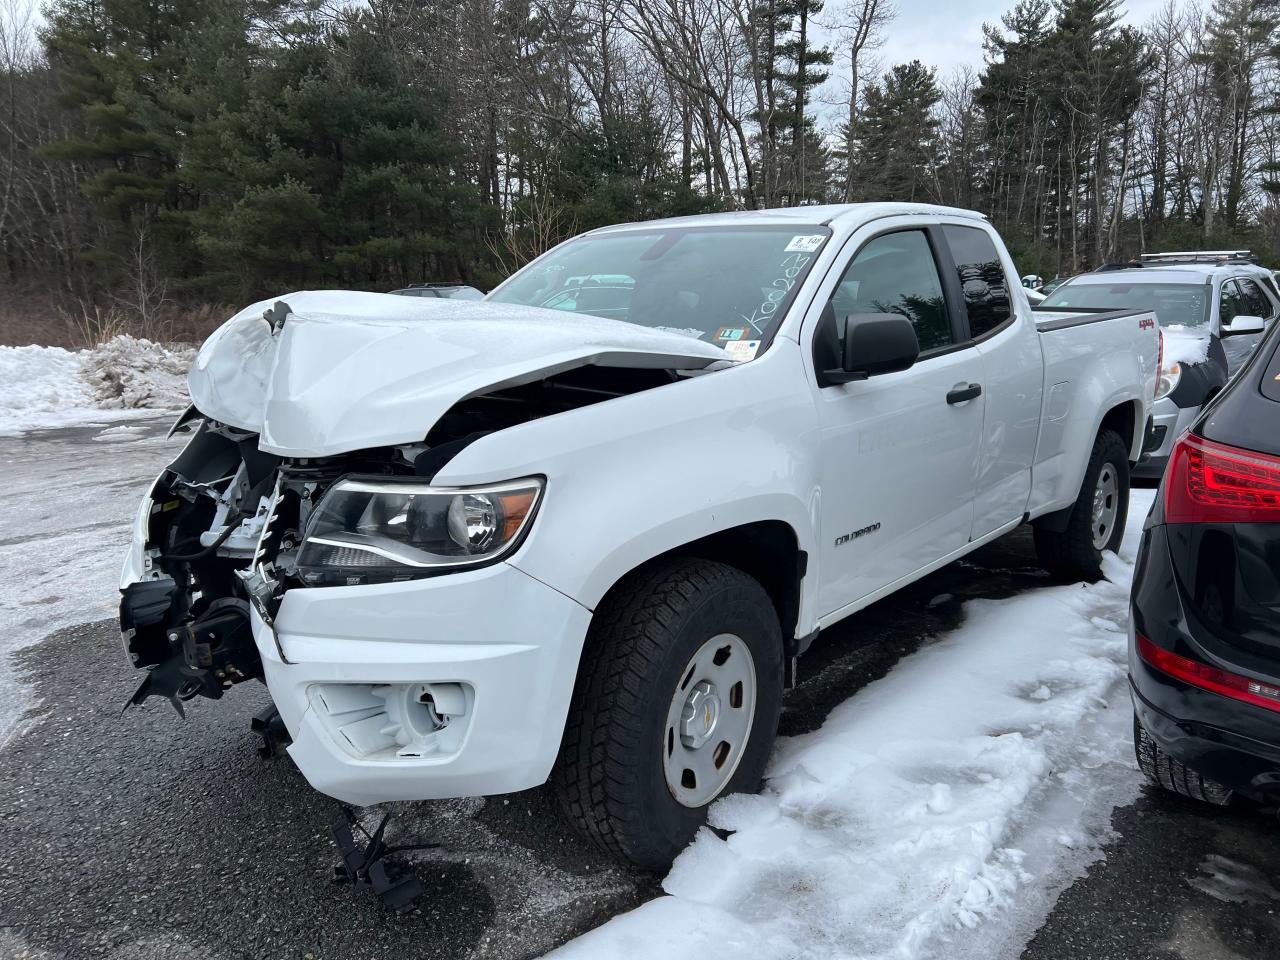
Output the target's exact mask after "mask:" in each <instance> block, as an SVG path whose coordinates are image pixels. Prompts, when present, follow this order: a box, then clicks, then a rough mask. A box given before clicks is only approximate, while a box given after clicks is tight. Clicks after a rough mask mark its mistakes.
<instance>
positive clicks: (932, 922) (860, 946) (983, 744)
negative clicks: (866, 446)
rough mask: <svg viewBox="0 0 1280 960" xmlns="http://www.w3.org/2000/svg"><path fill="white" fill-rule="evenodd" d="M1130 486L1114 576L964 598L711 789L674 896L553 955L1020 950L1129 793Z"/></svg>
mask: <svg viewBox="0 0 1280 960" xmlns="http://www.w3.org/2000/svg"><path fill="white" fill-rule="evenodd" d="M1152 496H1153V493H1152V492H1151V491H1145V490H1137V491H1134V493H1133V502H1132V504H1131V507H1130V514H1129V524H1128V529H1127V531H1126V536H1125V541H1124V544H1123V547H1122V550H1121V556H1120V558H1116V557H1110V558H1108V561H1109V562H1108V565H1107V568H1106V569H1107V576H1108V577H1109V582H1108V581H1103V582H1101V583H1098V584H1096V585H1093V586H1082V585H1072V586H1061V587H1051V588H1046V589H1043V590H1037V591H1032V592H1030V593H1026V594H1022V595H1019V596H1017V597H1014V598H1012V599H1008V600H989V601H988V600H980V601H971V602H970V603H968V604H967V605H966V607H965V613H966V618H965V623H964V625H963V626H961V627H960V628H959V629H958V630H956V631H954V632H952V633H950V634H948V635H946V636H944V637H942V638H941V639H939V640H938V641H937V642H935V643H933V644H931V645H930V646H928V647H926V648H924V649H923V650H921V651H919V652H918V653H916V654H915V655H913V656H911V657H909V658H907V659H906V660H904V661H903V662H902V663H900V664H899V665H898V666H897V667H895V668H894V670H893V671H892V672H891V673H890V674H889V675H888V676H886V677H884V678H883V679H881V680H879V681H877V682H876V683H873V684H871V685H870V686H868V687H867V688H865V689H864V690H863V691H861V692H860V693H858V694H857V695H856V696H854V697H852V698H851V699H850V700H848V701H846V702H845V703H843V704H841V705H840V706H839V707H837V708H836V709H835V710H833V711H832V713H831V715H830V716H829V717H828V719H827V721H826V723H825V724H824V725H823V727H822V728H821V729H820V730H818V731H816V732H815V733H812V734H807V735H805V736H801V737H796V738H794V739H791V740H785V741H781V742H780V743H779V746H778V748H777V750H776V751H775V754H774V757H773V760H772V763H771V767H770V780H769V785H768V787H767V789H766V790H765V791H764V792H763V793H762V794H760V795H758V796H734V797H730V798H727V799H726V800H723V801H721V802H720V803H718V804H717V805H716V806H715V807H714V808H713V809H712V813H711V822H712V824H713V825H714V826H715V827H717V828H719V829H720V830H722V831H731V833H730V834H729V835H728V838H727V839H720V838H719V837H718V836H716V835H715V834H713V833H712V832H711V831H709V830H704V831H702V832H701V833H700V834H699V836H698V838H697V839H696V840H695V841H694V843H693V844H692V845H691V846H690V847H689V848H688V849H687V850H686V851H685V852H684V853H683V854H681V856H680V857H679V858H678V859H677V860H676V862H675V865H674V866H673V867H672V870H671V873H670V874H669V875H668V876H667V878H666V880H665V881H664V883H663V888H664V889H665V891H666V892H667V894H668V896H665V897H660V898H658V899H656V900H653V901H651V902H649V903H647V904H645V905H644V906H642V907H640V908H639V909H637V910H635V911H632V912H631V913H628V914H624V915H622V916H620V917H617V918H615V919H613V920H612V921H610V922H609V923H607V924H605V925H604V926H602V927H600V928H598V929H596V930H594V931H592V932H591V933H588V934H586V935H585V936H583V937H581V938H579V939H578V940H576V941H573V942H572V943H570V944H568V945H567V946H566V947H564V948H562V950H560V951H558V952H557V953H555V954H554V955H553V956H555V957H556V958H558V960H573V958H584V960H588V958H589V960H606V958H615V957H616V958H625V960H643V958H647V957H653V958H655V960H657V958H664V960H665V958H667V957H671V956H698V957H700V958H702V960H714V958H717V957H725V958H738V957H743V956H750V957H753V958H759V960H770V958H779V960H781V958H792V957H804V958H815V960H816V958H842V960H844V958H860V960H871V958H885V960H888V958H900V960H920V958H944V957H945V958H947V960H958V958H964V957H972V958H983V960H993V958H996V957H1000V956H1017V954H1018V953H1020V951H1021V947H1022V945H1023V943H1025V941H1026V939H1027V938H1028V937H1029V936H1030V934H1031V933H1032V932H1033V931H1034V930H1035V929H1036V928H1037V927H1038V926H1039V924H1040V922H1041V921H1042V920H1043V918H1044V916H1045V915H1047V913H1048V911H1049V909H1050V908H1051V907H1052V902H1053V900H1054V899H1055V898H1056V896H1057V893H1058V892H1059V891H1060V890H1061V889H1062V888H1063V887H1064V886H1065V885H1066V884H1067V883H1069V882H1070V880H1071V879H1072V878H1073V877H1074V876H1075V875H1077V874H1078V873H1079V872H1080V871H1081V870H1082V869H1083V868H1084V866H1085V865H1087V864H1088V863H1089V862H1091V861H1092V860H1094V859H1096V858H1097V857H1098V856H1099V855H1100V853H1099V850H1098V844H1099V843H1100V842H1101V840H1103V839H1105V837H1106V834H1107V831H1108V829H1109V818H1110V813H1111V810H1112V808H1113V807H1114V806H1115V805H1117V804H1122V803H1127V802H1130V801H1131V800H1132V799H1134V797H1135V796H1136V795H1137V790H1138V786H1139V778H1138V774H1137V771H1136V768H1135V766H1134V764H1133V761H1132V759H1131V756H1132V754H1131V749H1132V748H1131V746H1130V745H1129V723H1130V717H1131V713H1130V709H1129V703H1128V692H1127V688H1126V681H1125V679H1124V677H1125V669H1126V667H1125V661H1126V642H1127V641H1126V629H1127V628H1126V623H1127V617H1128V595H1129V583H1130V580H1131V578H1132V572H1133V567H1132V564H1133V559H1134V551H1135V548H1136V545H1137V539H1138V535H1139V532H1140V530H1141V525H1142V520H1143V518H1144V517H1145V515H1146V513H1147V510H1148V508H1149V507H1150V504H1151V500H1152Z"/></svg>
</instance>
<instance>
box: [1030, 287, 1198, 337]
mask: <svg viewBox="0 0 1280 960" xmlns="http://www.w3.org/2000/svg"><path fill="white" fill-rule="evenodd" d="M1040 306H1041V307H1042V308H1043V309H1045V310H1052V309H1053V308H1054V307H1086V308H1088V309H1090V310H1122V309H1129V310H1154V311H1155V314H1156V320H1157V321H1158V322H1159V324H1160V326H1162V327H1198V326H1201V325H1202V324H1204V323H1207V322H1208V320H1209V287H1208V285H1207V284H1199V283H1150V282H1147V283H1125V282H1121V281H1117V282H1115V283H1064V284H1063V285H1062V286H1060V287H1059V288H1058V289H1057V290H1055V291H1053V293H1051V294H1049V296H1047V297H1045V298H1044V302H1043V303H1041V304H1040Z"/></svg>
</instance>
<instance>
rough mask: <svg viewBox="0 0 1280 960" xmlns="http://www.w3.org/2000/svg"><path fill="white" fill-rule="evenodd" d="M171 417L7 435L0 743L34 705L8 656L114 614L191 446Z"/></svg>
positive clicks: (2, 497) (3, 447)
mask: <svg viewBox="0 0 1280 960" xmlns="http://www.w3.org/2000/svg"><path fill="white" fill-rule="evenodd" d="M2 355H3V354H0V356H2ZM2 389H4V381H3V380H2V379H0V390H2ZM168 419H169V418H167V417H166V418H165V419H163V420H151V421H149V422H146V423H137V424H130V425H129V426H127V427H123V428H121V427H117V428H108V429H106V430H102V431H99V432H97V433H96V435H94V434H93V433H92V432H88V434H89V436H88V437H86V436H85V435H84V432H81V431H72V430H58V431H51V432H47V433H33V434H31V435H30V436H27V437H23V438H20V439H0V516H3V517H4V520H3V522H0V744H2V743H3V742H4V741H5V739H6V738H7V737H8V735H9V734H10V733H11V732H12V731H13V728H14V725H15V724H16V722H17V721H18V719H19V718H20V717H21V715H22V712H23V711H24V710H25V709H26V708H27V707H28V706H30V703H31V701H30V695H29V692H28V690H27V688H26V686H25V685H24V684H22V683H20V682H19V681H18V678H17V674H16V670H15V665H14V663H13V661H12V659H11V657H9V656H8V654H9V653H11V652H12V651H15V650H18V649H21V648H22V647H25V646H29V645H31V644H33V643H37V642H39V641H40V640H42V639H44V638H45V637H47V636H48V635H49V634H50V633H52V632H53V631H55V630H58V629H59V628H61V627H67V626H73V625H75V624H81V623H90V622H93V621H95V620H103V619H107V618H109V617H112V616H114V615H115V612H116V606H117V603H118V598H119V593H118V592H117V591H118V588H119V585H120V584H119V578H120V568H121V566H122V565H123V563H124V552H125V547H126V545H127V544H128V542H129V537H130V534H131V523H132V520H133V518H134V516H135V515H136V513H137V510H138V504H139V502H140V500H141V497H142V494H143V491H144V489H145V487H146V485H147V484H148V483H150V482H151V481H153V480H154V479H155V477H156V475H157V474H159V472H160V470H161V468H163V467H164V465H165V464H166V463H168V462H169V461H170V460H172V459H173V456H174V454H175V453H176V452H177V451H178V449H180V447H181V445H182V443H184V442H185V440H186V438H185V437H178V438H175V439H174V440H166V439H165V437H164V434H165V432H166V429H167V427H168ZM124 431H127V432H124ZM90 438H91V439H92V440H95V441H102V442H110V443H111V444H112V446H111V447H110V448H109V449H104V448H103V447H101V446H100V445H99V444H98V443H93V442H86V440H88V439H90ZM126 441H127V442H126ZM120 656H121V658H122V662H124V661H123V657H124V653H123V652H121V654H120ZM2 953H3V950H0V954H2Z"/></svg>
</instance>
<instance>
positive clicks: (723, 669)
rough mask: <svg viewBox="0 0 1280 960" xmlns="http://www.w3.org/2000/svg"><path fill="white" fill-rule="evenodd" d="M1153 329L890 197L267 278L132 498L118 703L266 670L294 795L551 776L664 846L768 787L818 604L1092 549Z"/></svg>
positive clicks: (360, 795)
mask: <svg viewBox="0 0 1280 960" xmlns="http://www.w3.org/2000/svg"><path fill="white" fill-rule="evenodd" d="M1159 344H1160V340H1159V333H1158V330H1157V327H1156V323H1155V321H1154V319H1153V317H1152V315H1151V313H1150V312H1147V311H1114V312H1110V313H1072V312H1065V313H1060V314H1044V315H1041V316H1039V317H1037V316H1036V315H1033V314H1032V312H1031V310H1030V309H1029V308H1028V304H1027V301H1026V299H1025V297H1024V295H1023V293H1022V288H1021V287H1020V286H1019V285H1018V282H1017V272H1016V270H1015V269H1014V265H1013V263H1012V262H1011V261H1010V259H1009V255H1008V253H1007V252H1006V251H1005V249H1004V246H1003V244H1002V243H1001V241H1000V238H999V236H998V235H997V234H996V232H995V231H994V230H993V229H992V227H991V226H990V225H989V224H988V223H987V222H986V220H985V219H984V218H983V217H981V216H980V215H978V214H975V213H970V212H967V211H963V210H953V209H947V208H943V207H931V206H922V205H916V204H894V203H878V204H861V205H849V206H832V207H800V208H796V209H790V210H767V211H757V212H748V213H733V214H722V215H711V216H703V217H692V218H687V219H680V220H671V221H661V222H653V223H641V224H631V225H625V226H617V227H609V228H606V229H602V230H596V231H594V232H592V233H589V234H587V235H585V236H581V237H578V238H575V239H573V240H570V241H568V242H567V243H564V244H562V245H560V246H558V247H556V248H555V249H553V250H551V251H550V252H548V253H547V254H545V255H544V256H542V257H540V258H539V259H537V260H535V261H533V262H532V263H530V264H529V265H528V266H526V267H525V268H524V269H522V270H520V271H519V272H518V273H516V274H515V275H514V276H512V277H511V278H510V279H509V280H507V281H506V282H505V283H503V284H502V285H501V286H500V287H498V288H497V289H496V290H495V291H493V293H491V294H490V295H489V296H488V297H487V298H486V300H485V301H484V302H478V303H471V302H459V301H447V300H422V299H412V298H404V297H395V296H389V295H384V294H365V293H350V292H338V291H332V292H306V293H298V294H292V295H289V296H287V297H285V298H282V300H281V301H279V302H276V303H274V304H273V303H271V302H264V303H260V304H255V305H254V306H252V307H249V308H247V309H246V310H244V311H242V312H241V313H239V314H237V315H236V316H235V317H233V318H232V319H231V320H229V321H228V322H227V323H226V324H225V325H223V327H221V328H220V329H219V330H218V331H217V332H216V333H215V334H214V335H213V336H212V337H211V338H210V339H209V341H208V342H207V343H205V345H204V347H203V348H202V349H201V351H200V353H199V356H198V358H197V360H196V362H195V365H194V366H193V368H192V370H191V374H190V380H189V383H190V389H191V397H192V400H193V406H192V408H191V409H190V410H189V411H188V413H187V414H186V415H185V416H184V417H183V418H182V419H181V420H180V421H179V424H178V425H177V427H180V428H183V429H190V430H192V431H193V432H194V435H193V436H192V438H191V440H190V442H189V444H188V446H187V447H186V448H185V449H184V450H183V452H182V453H181V454H180V455H179V456H178V457H177V459H175V460H174V462H173V463H172V464H171V465H170V466H169V467H168V468H167V469H166V470H165V471H164V472H163V473H162V474H161V476H160V477H159V478H158V479H157V481H156V482H155V484H154V487H153V488H152V490H151V492H150V494H149V495H148V496H147V497H146V499H145V500H144V502H143V503H142V506H141V509H140V511H139V513H138V517H137V523H136V528H135V531H134V538H133V544H132V546H131V547H130V550H129V555H128V559H127V562H126V564H125V570H124V575H123V582H122V594H123V596H122V600H121V627H122V631H123V637H124V643H125V647H126V649H127V651H128V654H129V656H130V657H131V659H132V661H133V663H134V665H135V666H137V667H140V668H146V669H147V671H148V672H147V675H146V678H145V680H144V681H143V684H142V686H141V687H140V688H139V690H138V692H137V693H136V694H135V695H134V698H133V700H132V701H131V702H134V703H141V702H142V701H143V700H145V699H146V698H147V697H148V696H160V697H165V698H168V699H170V700H171V701H172V702H173V703H174V705H175V706H177V707H178V708H179V712H181V703H182V701H185V700H189V699H191V698H193V697H196V696H201V695H202V696H206V697H211V698H218V697H221V696H222V695H223V693H224V692H225V691H226V690H228V689H229V688H230V687H231V686H232V685H233V684H235V683H236V682H238V681H242V680H247V679H254V678H261V679H264V680H265V681H266V684H267V686H268V687H269V688H270V692H271V696H272V698H273V700H274V703H275V705H276V708H277V709H278V711H279V713H280V715H281V717H282V718H283V721H284V724H285V726H287V728H288V733H289V735H290V736H291V738H292V744H291V746H290V747H289V753H290V755H291V756H292V758H293V760H294V761H295V762H296V763H297V765H298V767H299V768H300V769H301V771H302V772H303V774H304V775H305V776H306V777H307V779H308V780H309V781H310V783H311V784H312V785H313V786H314V787H315V788H316V789H318V790H321V791H323V792H325V793H327V794H330V795H332V796H334V797H337V798H340V799H342V800H344V801H347V802H351V803H355V804H371V803H376V802H381V801H388V800H413V799H430V798H444V797H458V796H473V795H488V794H500V793H506V792H510V791H515V790H521V789H525V788H529V787H533V786H536V785H538V784H541V783H543V782H544V781H545V780H546V779H547V778H548V776H552V777H554V780H555V782H556V784H557V786H558V790H559V793H560V795H561V797H562V799H563V806H564V809H565V811H566V813H567V815H568V817H569V818H570V819H571V820H572V821H573V822H574V823H575V824H576V825H577V826H578V827H579V828H580V829H581V830H582V831H583V832H584V833H585V834H586V835H587V836H588V837H590V838H592V839H593V840H594V841H595V842H596V843H598V844H599V845H600V846H602V847H603V848H604V849H605V850H607V851H610V852H612V853H613V854H615V855H617V856H619V857H621V858H624V859H627V860H630V861H632V862H633V863H636V864H639V865H641V866H644V867H655V868H656V867H660V866H662V865H663V864H665V863H668V862H669V861H670V860H671V858H672V857H673V856H674V854H675V853H676V852H678V851H679V850H680V848H681V847H682V846H683V845H684V844H685V843H686V842H687V841H688V839H689V838H690V837H691V836H692V835H693V833H694V832H695V830H696V829H697V827H698V825H699V824H700V823H701V822H703V820H704V817H705V812H706V808H707V806H708V804H710V803H711V802H712V801H713V800H715V799H716V798H717V797H719V796H722V795H724V794H725V793H728V792H732V791H749V790H755V789H757V788H758V787H759V785H760V783H761V778H762V776H763V774H764V770H765V764H766V760H767V758H768V756H769V752H770V747H771V745H772V743H773V740H774V735H775V729H776V724H777V720H778V713H779V709H780V704H781V699H782V694H783V690H784V687H785V685H786V684H787V682H788V681H789V680H790V678H791V677H792V675H793V673H792V671H793V668H794V661H795V658H796V657H797V656H798V655H800V654H801V653H803V652H804V650H805V649H806V647H808V646H809V644H810V643H811V642H812V641H813V639H814V638H815V637H817V636H818V634H819V632H820V631H821V630H822V629H823V628H824V627H827V626H829V625H831V624H833V623H836V622H837V621H839V620H840V619H841V618H843V617H846V616H848V615H849V614H851V613H853V612H855V611H857V610H859V609H861V608H863V607H865V606H867V605H868V604H870V603H872V602H874V601H875V600H877V599H878V598H880V597H884V596H886V595H887V594H889V593H892V592H893V591H894V590H897V589H898V588H899V587H902V586H903V585H904V584H907V583H910V582H911V581H913V580H915V579H917V578H919V577H922V576H924V575H925V574H927V573H929V572H930V571H931V570H935V569H937V568H938V567H940V566H942V565H943V564H946V563H949V562H950V561H952V560H955V559H956V558H958V557H961V556H963V555H964V554H966V553H967V552H969V551H971V550H973V549H975V548H977V547H979V546H980V545H982V544H984V543H986V542H988V541H990V540H992V539H994V538H996V537H999V536H1000V535H1001V534H1004V533H1006V532H1008V531H1010V530H1012V529H1014V528H1015V527H1017V526H1018V525H1019V524H1022V523H1026V522H1028V521H1029V522H1030V523H1032V524H1033V525H1034V526H1035V540H1036V545H1037V547H1038V549H1039V552H1040V555H1041V557H1042V559H1043V560H1044V562H1045V564H1046V566H1048V567H1050V568H1051V569H1053V570H1055V571H1057V572H1059V573H1060V574H1063V575H1066V576H1070V577H1084V578H1088V577H1096V576H1098V575H1099V569H1100V568H1099V563H1100V554H1101V551H1103V550H1106V549H1113V548H1114V547H1115V546H1116V544H1117V543H1118V542H1119V538H1120V535H1121V532H1122V530H1123V527H1124V521H1125V513H1126V508H1127V503H1128V478H1129V466H1130V464H1132V463H1133V462H1134V461H1136V460H1137V458H1138V455H1139V452H1140V450H1141V447H1142V441H1143V432H1144V427H1145V425H1146V423H1147V418H1148V412H1149V409H1150V407H1151V404H1152V399H1153V395H1154V391H1155V386H1156V377H1157V370H1158V368H1159V356H1158V354H1159V349H1160V347H1159Z"/></svg>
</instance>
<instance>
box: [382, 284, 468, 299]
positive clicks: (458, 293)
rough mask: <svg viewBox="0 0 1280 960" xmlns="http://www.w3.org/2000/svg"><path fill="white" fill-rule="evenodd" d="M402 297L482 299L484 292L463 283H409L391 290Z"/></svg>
mask: <svg viewBox="0 0 1280 960" xmlns="http://www.w3.org/2000/svg"><path fill="white" fill-rule="evenodd" d="M391 292H392V293H394V294H398V295H399V296H402V297H435V298H438V299H441V300H483V299H484V292H483V291H481V290H477V289H476V288H475V287H470V286H467V285H466V284H465V283H411V284H409V286H407V287H401V288H400V289H399V290H392V291H391Z"/></svg>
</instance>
